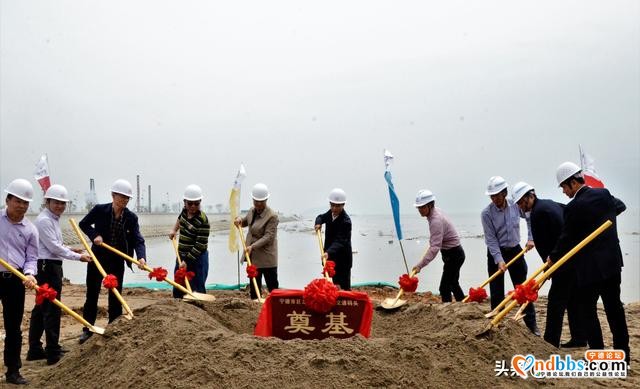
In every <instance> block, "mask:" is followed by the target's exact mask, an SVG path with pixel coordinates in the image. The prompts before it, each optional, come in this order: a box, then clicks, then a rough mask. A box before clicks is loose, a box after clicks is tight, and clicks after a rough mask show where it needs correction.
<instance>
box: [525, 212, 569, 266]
mask: <svg viewBox="0 0 640 389" xmlns="http://www.w3.org/2000/svg"><path fill="white" fill-rule="evenodd" d="M564 208H565V205H564V204H560V203H556V202H555V201H553V200H543V199H536V200H535V202H534V203H533V208H532V209H531V216H530V219H531V235H532V236H533V241H534V242H535V245H536V250H538V254H540V258H542V261H544V262H546V260H547V257H548V256H549V253H551V250H553V248H554V247H555V245H556V243H557V242H558V238H559V237H560V233H561V232H562V225H563V224H564V215H563V214H564Z"/></svg>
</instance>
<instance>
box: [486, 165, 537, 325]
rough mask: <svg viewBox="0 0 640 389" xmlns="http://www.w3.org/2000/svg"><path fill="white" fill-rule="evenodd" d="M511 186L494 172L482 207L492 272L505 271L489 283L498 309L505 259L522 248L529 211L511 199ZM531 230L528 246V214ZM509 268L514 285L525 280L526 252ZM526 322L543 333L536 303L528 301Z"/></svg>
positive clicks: (489, 270) (501, 297) (493, 303)
mask: <svg viewBox="0 0 640 389" xmlns="http://www.w3.org/2000/svg"><path fill="white" fill-rule="evenodd" d="M508 186H509V185H508V184H507V182H506V181H505V179H504V178H502V177H500V176H493V177H491V178H490V179H489V183H488V184H487V191H486V192H485V194H486V195H487V196H489V197H490V198H491V203H489V205H488V206H487V207H486V208H485V209H483V210H482V214H481V220H482V229H483V230H484V240H485V243H486V245H487V270H488V273H489V276H491V275H493V274H494V273H495V272H496V271H498V269H500V270H502V272H503V273H502V274H500V275H499V276H498V277H496V278H495V279H494V280H493V281H491V283H490V284H489V290H490V292H491V309H495V307H497V306H498V304H500V303H501V302H502V300H504V272H505V271H506V270H507V267H506V263H505V261H510V260H511V259H512V258H514V257H515V256H516V255H518V253H520V251H522V247H520V218H524V217H525V215H524V213H523V212H521V211H520V209H519V208H518V205H517V204H516V203H514V202H513V201H512V200H511V199H507V187H508ZM527 232H528V241H527V245H526V248H527V250H530V249H532V248H533V247H534V245H533V236H532V235H531V224H530V221H529V219H528V218H527ZM508 270H509V276H510V277H511V282H512V283H513V286H514V288H515V286H516V285H519V284H522V283H523V282H524V281H525V280H526V279H527V270H528V269H527V262H526V261H525V259H524V256H522V257H520V259H518V260H517V261H515V262H514V263H513V264H512V265H511V266H510V267H509V268H508ZM524 322H525V324H526V325H527V327H528V328H529V330H530V331H531V332H532V333H533V334H534V335H536V336H540V330H538V325H537V324H536V311H535V308H534V305H533V303H531V304H529V305H527V308H526V309H525V316H524Z"/></svg>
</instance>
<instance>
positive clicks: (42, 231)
mask: <svg viewBox="0 0 640 389" xmlns="http://www.w3.org/2000/svg"><path fill="white" fill-rule="evenodd" d="M35 224H36V228H37V229H38V234H39V235H40V238H39V242H40V245H39V247H38V258H40V259H58V260H63V259H72V260H75V261H79V260H80V254H78V253H74V252H73V251H71V250H70V249H69V248H68V247H66V246H64V245H63V243H62V230H61V229H60V216H56V214H54V213H53V212H51V211H50V210H49V209H48V208H45V209H43V210H42V212H40V215H38V218H37V219H36V222H35Z"/></svg>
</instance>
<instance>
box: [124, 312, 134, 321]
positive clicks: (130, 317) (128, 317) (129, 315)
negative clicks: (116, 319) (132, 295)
mask: <svg viewBox="0 0 640 389" xmlns="http://www.w3.org/2000/svg"><path fill="white" fill-rule="evenodd" d="M122 317H124V318H125V319H127V320H133V315H132V314H130V313H125V314H124V315H122Z"/></svg>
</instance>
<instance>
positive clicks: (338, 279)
mask: <svg viewBox="0 0 640 389" xmlns="http://www.w3.org/2000/svg"><path fill="white" fill-rule="evenodd" d="M335 270H336V274H334V275H333V277H331V279H332V280H333V283H334V284H336V285H338V286H340V289H342V290H351V266H350V265H342V264H341V263H340V262H336V267H335Z"/></svg>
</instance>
